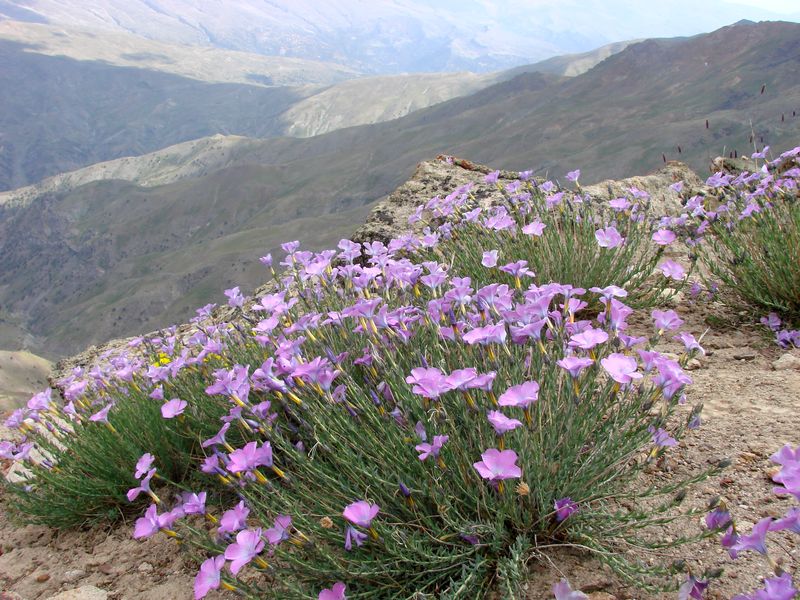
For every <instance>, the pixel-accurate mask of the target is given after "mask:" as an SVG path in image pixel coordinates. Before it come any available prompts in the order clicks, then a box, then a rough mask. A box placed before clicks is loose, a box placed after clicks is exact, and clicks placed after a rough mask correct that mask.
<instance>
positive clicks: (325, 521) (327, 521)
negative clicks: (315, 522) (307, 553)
mask: <svg viewBox="0 0 800 600" xmlns="http://www.w3.org/2000/svg"><path fill="white" fill-rule="evenodd" d="M319 524H320V525H321V526H322V528H323V529H333V521H332V520H331V518H330V517H322V518H321V519H320V520H319Z"/></svg>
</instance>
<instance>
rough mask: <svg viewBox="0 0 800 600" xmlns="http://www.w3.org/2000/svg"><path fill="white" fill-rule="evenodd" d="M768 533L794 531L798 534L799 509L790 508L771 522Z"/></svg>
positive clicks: (799, 524) (799, 531)
mask: <svg viewBox="0 0 800 600" xmlns="http://www.w3.org/2000/svg"><path fill="white" fill-rule="evenodd" d="M769 530H770V531H784V530H789V531H794V532H795V533H800V507H796V506H795V507H794V508H790V509H789V511H788V512H787V513H786V515H784V516H783V517H781V518H780V519H776V520H775V521H773V522H772V525H770V526H769Z"/></svg>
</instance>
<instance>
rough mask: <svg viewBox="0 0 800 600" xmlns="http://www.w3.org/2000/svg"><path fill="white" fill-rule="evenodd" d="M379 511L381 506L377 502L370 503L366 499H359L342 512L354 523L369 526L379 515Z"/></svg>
mask: <svg viewBox="0 0 800 600" xmlns="http://www.w3.org/2000/svg"><path fill="white" fill-rule="evenodd" d="M379 511H380V507H379V506H378V505H377V504H370V503H369V502H367V501H366V500H359V501H358V502H353V503H352V504H348V505H347V507H345V509H344V511H343V512H342V515H343V516H344V518H345V519H347V520H348V521H350V522H351V523H352V524H353V525H358V526H359V527H369V526H370V524H371V523H372V519H374V518H375V517H376V516H377V514H378V512H379Z"/></svg>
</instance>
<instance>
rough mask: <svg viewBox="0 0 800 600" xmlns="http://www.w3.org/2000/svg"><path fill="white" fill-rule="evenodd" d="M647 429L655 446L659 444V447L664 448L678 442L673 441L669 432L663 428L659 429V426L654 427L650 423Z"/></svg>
mask: <svg viewBox="0 0 800 600" xmlns="http://www.w3.org/2000/svg"><path fill="white" fill-rule="evenodd" d="M647 431H649V432H650V435H651V436H652V437H653V443H654V444H655V445H656V446H659V447H661V448H666V447H672V446H677V445H678V442H676V441H675V439H674V438H673V437H672V436H671V435H670V434H669V432H667V431H666V430H664V429H661V428H660V427H659V428H658V429H656V428H655V427H653V426H652V425H651V426H650V427H648V428H647Z"/></svg>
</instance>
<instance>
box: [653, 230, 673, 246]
mask: <svg viewBox="0 0 800 600" xmlns="http://www.w3.org/2000/svg"><path fill="white" fill-rule="evenodd" d="M676 239H678V236H677V235H675V233H674V232H673V231H670V230H669V229H659V230H658V231H656V232H655V233H654V234H653V241H654V242H655V243H656V244H658V245H659V246H669V245H670V244H671V243H672V242H674V241H675V240H676Z"/></svg>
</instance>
